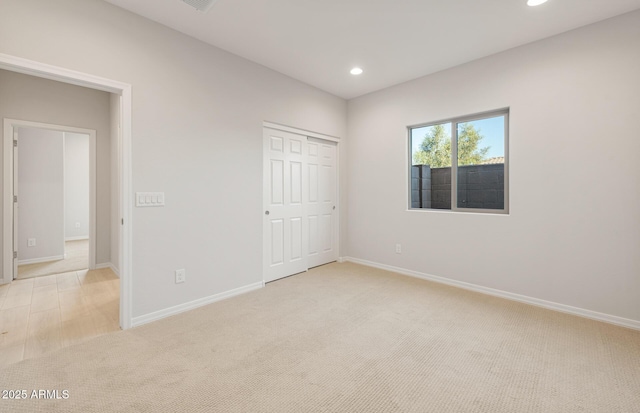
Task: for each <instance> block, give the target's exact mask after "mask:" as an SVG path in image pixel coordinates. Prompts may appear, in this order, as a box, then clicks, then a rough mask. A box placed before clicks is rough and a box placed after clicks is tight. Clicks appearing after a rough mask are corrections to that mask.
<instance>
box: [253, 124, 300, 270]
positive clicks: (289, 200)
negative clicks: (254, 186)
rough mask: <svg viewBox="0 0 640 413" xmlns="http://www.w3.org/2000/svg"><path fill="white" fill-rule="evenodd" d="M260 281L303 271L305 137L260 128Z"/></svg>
mask: <svg viewBox="0 0 640 413" xmlns="http://www.w3.org/2000/svg"><path fill="white" fill-rule="evenodd" d="M263 144H264V151H263V153H264V161H263V167H264V171H263V177H264V185H263V190H264V193H263V202H264V211H263V213H264V221H263V222H264V224H263V225H264V226H263V236H264V239H263V243H264V247H263V249H264V252H263V253H264V257H263V260H264V261H263V262H264V281H265V282H269V281H273V280H277V279H279V278H283V277H287V276H289V275H292V274H296V273H299V272H303V271H306V270H307V268H308V265H307V254H308V251H307V248H308V234H307V225H305V223H306V221H307V217H306V211H305V205H304V199H305V198H306V197H307V196H308V195H307V193H306V192H307V188H306V185H305V183H306V182H307V181H308V178H307V176H306V171H305V158H306V150H307V138H306V137H305V136H302V135H297V134H294V133H289V132H284V131H279V130H274V129H268V128H265V129H264V135H263Z"/></svg>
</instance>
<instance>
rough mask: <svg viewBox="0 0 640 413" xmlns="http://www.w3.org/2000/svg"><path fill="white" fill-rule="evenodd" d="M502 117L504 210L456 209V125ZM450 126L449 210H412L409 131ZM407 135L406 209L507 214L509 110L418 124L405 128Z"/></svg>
mask: <svg viewBox="0 0 640 413" xmlns="http://www.w3.org/2000/svg"><path fill="white" fill-rule="evenodd" d="M498 116H504V209H484V208H459V207H458V144H457V143H458V124H460V123H465V122H472V121H477V120H482V119H487V118H494V117H498ZM447 123H450V124H451V134H450V136H451V209H437V208H412V207H411V167H412V166H413V150H412V149H413V148H412V146H413V145H412V143H413V142H412V137H411V131H412V130H413V129H417V128H424V127H429V126H435V125H442V124H447ZM407 134H408V148H407V149H408V153H409V157H408V168H407V170H408V176H407V182H408V188H409V192H408V196H407V202H408V209H409V210H410V211H445V212H470V213H482V214H502V215H508V214H509V108H503V109H496V110H492V111H488V112H480V113H475V114H473V115H466V116H458V117H455V118H448V119H443V120H439V121H434V122H427V123H420V124H416V125H410V126H407Z"/></svg>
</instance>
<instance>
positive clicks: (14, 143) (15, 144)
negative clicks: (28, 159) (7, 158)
mask: <svg viewBox="0 0 640 413" xmlns="http://www.w3.org/2000/svg"><path fill="white" fill-rule="evenodd" d="M13 147H14V148H17V147H18V141H17V140H15V139H14V140H13Z"/></svg>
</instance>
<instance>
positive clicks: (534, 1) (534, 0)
mask: <svg viewBox="0 0 640 413" xmlns="http://www.w3.org/2000/svg"><path fill="white" fill-rule="evenodd" d="M546 2H547V0H527V5H528V6H539V5H541V4H542V3H546Z"/></svg>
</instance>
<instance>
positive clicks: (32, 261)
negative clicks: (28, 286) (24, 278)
mask: <svg viewBox="0 0 640 413" xmlns="http://www.w3.org/2000/svg"><path fill="white" fill-rule="evenodd" d="M63 259H64V255H54V256H53V257H42V258H30V259H26V260H18V265H27V264H39V263H41V262H49V261H60V260H63Z"/></svg>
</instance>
